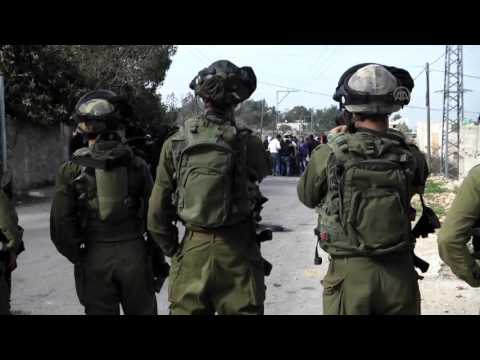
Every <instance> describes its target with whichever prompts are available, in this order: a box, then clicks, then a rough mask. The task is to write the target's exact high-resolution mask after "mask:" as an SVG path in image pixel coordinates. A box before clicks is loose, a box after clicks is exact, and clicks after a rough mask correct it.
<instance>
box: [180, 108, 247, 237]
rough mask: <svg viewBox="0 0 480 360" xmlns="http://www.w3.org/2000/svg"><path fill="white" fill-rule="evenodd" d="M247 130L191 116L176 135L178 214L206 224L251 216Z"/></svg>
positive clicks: (188, 221) (228, 222)
mask: <svg viewBox="0 0 480 360" xmlns="http://www.w3.org/2000/svg"><path fill="white" fill-rule="evenodd" d="M249 134H250V132H249V131H240V130H238V129H237V128H236V127H235V126H232V125H230V124H225V123H215V122H212V121H209V120H207V119H205V118H203V117H200V118H193V119H188V120H186V121H185V124H184V126H183V127H182V128H181V129H180V130H179V131H178V132H177V134H175V135H174V137H173V138H172V146H173V158H174V164H175V169H176V182H177V189H176V193H175V196H174V202H175V205H176V207H177V215H178V217H179V218H180V219H181V220H182V221H183V222H184V223H186V224H190V225H194V226H198V227H202V228H219V227H222V226H229V225H233V224H236V223H240V222H242V221H245V220H247V219H248V218H249V217H251V208H250V202H249V192H248V172H247V162H246V138H247V136H248V135H249Z"/></svg>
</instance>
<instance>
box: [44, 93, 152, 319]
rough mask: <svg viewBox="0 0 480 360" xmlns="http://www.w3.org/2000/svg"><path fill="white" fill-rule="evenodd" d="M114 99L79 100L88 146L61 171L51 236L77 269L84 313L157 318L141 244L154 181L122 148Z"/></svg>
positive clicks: (80, 125) (96, 95) (144, 245)
mask: <svg viewBox="0 0 480 360" xmlns="http://www.w3.org/2000/svg"><path fill="white" fill-rule="evenodd" d="M118 102H119V98H118V97H117V96H116V94H115V93H113V92H111V91H107V90H97V91H92V92H89V93H87V94H86V95H84V96H83V97H82V98H81V99H80V100H79V101H78V103H77V105H76V107H75V113H74V115H73V117H74V120H75V122H76V124H78V130H79V131H80V132H81V133H82V134H84V136H85V138H86V139H87V140H88V147H84V148H81V149H78V150H77V151H76V152H75V153H74V154H73V156H72V159H71V160H70V161H68V162H67V163H65V164H63V165H62V166H61V167H60V170H59V172H58V175H57V182H56V188H55V195H54V199H53V204H52V210H51V224H50V229H51V238H52V241H53V243H54V244H55V246H56V247H57V249H58V251H59V252H60V253H61V254H62V255H64V256H65V257H67V258H68V260H70V261H71V262H72V263H73V264H75V284H76V288H77V295H78V298H79V300H80V303H81V304H82V305H83V306H84V307H85V313H86V314H88V315H90V314H110V315H117V314H119V313H120V307H119V305H120V304H121V306H122V309H123V311H124V313H125V314H127V315H128V314H149V315H154V314H156V313H157V303H156V298H155V292H154V277H153V270H152V266H151V265H152V264H151V262H150V261H149V260H150V259H149V256H148V253H147V243H146V241H145V236H144V235H145V231H146V229H145V228H146V215H147V204H148V198H149V196H150V193H151V189H152V186H153V180H152V177H151V174H150V171H149V169H148V166H147V164H146V163H145V162H144V161H143V160H142V159H140V158H139V157H136V156H134V154H133V152H132V150H131V149H130V148H129V147H128V146H126V145H124V144H123V143H122V136H123V134H122V131H121V129H120V127H119V123H120V121H121V120H122V119H121V115H120V114H119V111H118V108H117V104H118Z"/></svg>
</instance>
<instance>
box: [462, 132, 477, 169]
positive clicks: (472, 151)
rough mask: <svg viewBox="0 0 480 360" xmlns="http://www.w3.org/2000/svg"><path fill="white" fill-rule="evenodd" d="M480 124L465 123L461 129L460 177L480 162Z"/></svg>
mask: <svg viewBox="0 0 480 360" xmlns="http://www.w3.org/2000/svg"><path fill="white" fill-rule="evenodd" d="M479 140H480V126H478V125H473V124H472V125H464V126H462V127H461V130H460V178H464V177H465V176H467V174H468V172H469V171H470V170H471V169H472V168H473V167H474V166H476V165H478V164H480V145H479Z"/></svg>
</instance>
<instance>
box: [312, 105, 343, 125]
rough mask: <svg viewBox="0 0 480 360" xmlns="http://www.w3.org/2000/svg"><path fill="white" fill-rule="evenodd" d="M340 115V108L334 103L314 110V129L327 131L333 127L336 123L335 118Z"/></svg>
mask: <svg viewBox="0 0 480 360" xmlns="http://www.w3.org/2000/svg"><path fill="white" fill-rule="evenodd" d="M339 115H340V110H338V108H337V107H336V106H335V105H332V106H330V107H328V108H324V109H320V110H317V111H316V112H315V117H314V124H315V126H314V129H315V131H317V132H327V131H329V130H331V129H333V128H334V127H335V126H337V124H336V119H337V117H338V116H339Z"/></svg>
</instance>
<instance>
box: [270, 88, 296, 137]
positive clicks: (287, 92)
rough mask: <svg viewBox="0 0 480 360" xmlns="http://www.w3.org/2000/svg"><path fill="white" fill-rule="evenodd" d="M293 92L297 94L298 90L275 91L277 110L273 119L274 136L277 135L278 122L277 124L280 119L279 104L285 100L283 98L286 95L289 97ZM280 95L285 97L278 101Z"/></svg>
mask: <svg viewBox="0 0 480 360" xmlns="http://www.w3.org/2000/svg"><path fill="white" fill-rule="evenodd" d="M294 92H298V90H277V93H276V95H277V108H276V110H277V116H276V117H275V135H276V134H277V133H278V122H279V117H280V109H279V105H280V103H281V102H282V101H283V100H285V98H286V97H287V96H288V95H290V94H291V93H294ZM280 93H285V95H284V96H283V98H282V99H280V100H279V98H278V95H279V94H280Z"/></svg>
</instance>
